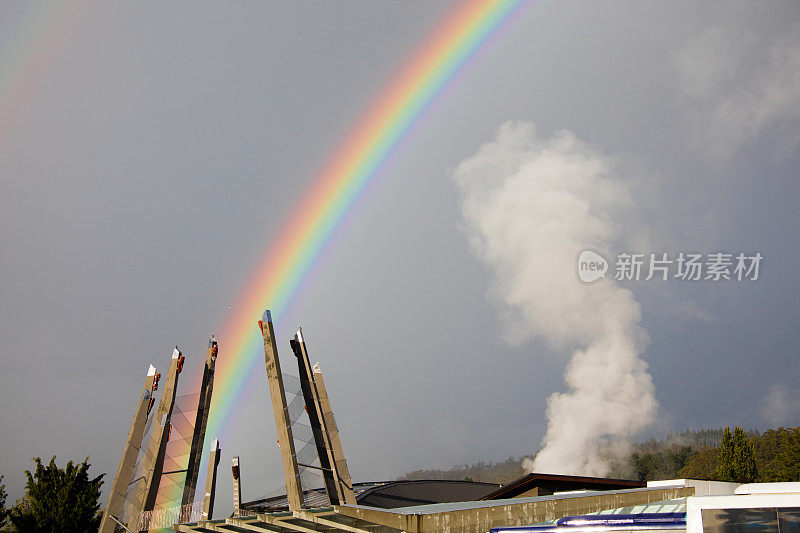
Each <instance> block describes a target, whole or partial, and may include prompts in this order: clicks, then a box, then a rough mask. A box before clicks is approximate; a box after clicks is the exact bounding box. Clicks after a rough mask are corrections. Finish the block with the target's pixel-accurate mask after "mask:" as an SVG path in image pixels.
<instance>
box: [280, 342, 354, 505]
mask: <svg viewBox="0 0 800 533" xmlns="http://www.w3.org/2000/svg"><path fill="white" fill-rule="evenodd" d="M290 344H291V346H292V351H293V352H294V355H295V357H297V366H298V371H299V375H300V386H301V388H302V390H303V398H304V399H305V403H306V412H307V413H308V420H309V422H310V423H311V431H312V432H313V434H314V444H315V445H316V448H317V455H318V456H319V462H320V467H321V468H322V477H323V479H324V480H325V489H326V491H327V493H328V499H329V500H330V502H331V505H339V504H340V503H344V494H343V492H342V486H341V483H340V482H339V476H338V474H337V472H336V464H335V461H334V457H333V450H332V447H331V443H330V439H329V437H328V433H327V431H326V430H325V421H324V419H323V414H322V406H321V404H320V401H319V394H318V393H317V388H316V386H315V384H314V377H313V374H312V372H311V363H310V362H309V360H308V352H307V351H306V345H305V341H304V340H303V331H302V329H299V330H298V331H297V334H296V335H295V337H294V339H292V341H291V342H290Z"/></svg>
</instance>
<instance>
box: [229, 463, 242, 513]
mask: <svg viewBox="0 0 800 533" xmlns="http://www.w3.org/2000/svg"><path fill="white" fill-rule="evenodd" d="M231 471H232V472H233V517H234V518H239V512H240V511H239V510H240V509H241V507H242V472H241V470H240V469H239V456H238V455H237V456H235V457H234V458H233V467H232V468H231Z"/></svg>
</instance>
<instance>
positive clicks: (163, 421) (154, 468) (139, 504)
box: [127, 346, 183, 531]
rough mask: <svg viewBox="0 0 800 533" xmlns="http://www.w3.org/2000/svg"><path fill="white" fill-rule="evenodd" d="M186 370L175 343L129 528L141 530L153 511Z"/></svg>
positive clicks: (134, 499) (134, 498) (133, 502)
mask: <svg viewBox="0 0 800 533" xmlns="http://www.w3.org/2000/svg"><path fill="white" fill-rule="evenodd" d="M182 369H183V355H182V354H181V351H180V350H178V347H177V346H176V347H175V349H174V350H173V351H172V359H171V360H170V363H169V371H168V372H167V378H166V380H165V383H164V392H163V393H162V394H161V401H159V402H158V411H156V414H155V420H154V424H153V434H152V435H151V436H150V444H149V445H148V447H147V450H146V452H145V454H146V455H145V456H144V459H143V460H142V477H141V478H139V480H138V481H137V484H138V485H137V487H136V491H135V493H134V496H133V501H132V504H131V514H130V516H129V517H128V526H127V527H128V529H130V530H131V531H140V527H141V525H142V524H141V517H142V513H143V512H144V511H151V510H152V509H153V505H154V504H155V501H156V496H157V494H158V485H159V482H160V481H161V471H162V469H163V467H164V453H165V452H166V449H167V441H168V440H169V429H170V422H169V420H170V416H172V408H173V406H174V405H175V391H176V389H177V384H178V375H179V374H180V373H181V370H182Z"/></svg>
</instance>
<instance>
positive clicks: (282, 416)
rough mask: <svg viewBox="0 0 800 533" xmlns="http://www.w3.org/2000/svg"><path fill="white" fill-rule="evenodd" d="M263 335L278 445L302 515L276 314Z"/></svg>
mask: <svg viewBox="0 0 800 533" xmlns="http://www.w3.org/2000/svg"><path fill="white" fill-rule="evenodd" d="M258 327H259V328H261V335H262V336H263V337H264V360H265V363H266V366H267V383H268V384H269V395H270V398H272V411H273V413H274V415H275V427H276V428H277V430H278V444H279V445H280V448H281V460H282V462H283V475H284V478H285V481H286V498H287V500H288V501H289V510H290V511H299V510H300V509H301V508H302V506H303V489H302V487H301V486H300V478H299V472H298V468H297V458H296V457H295V451H294V439H293V438H292V427H291V421H290V420H289V412H288V409H287V408H286V391H285V390H284V388H283V379H282V377H281V364H280V361H279V360H278V347H277V345H276V344H275V331H274V329H273V327H272V314H271V313H270V312H269V310H266V311H264V315H263V316H262V317H261V320H259V321H258Z"/></svg>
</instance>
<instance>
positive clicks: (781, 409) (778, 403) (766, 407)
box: [761, 383, 800, 426]
mask: <svg viewBox="0 0 800 533" xmlns="http://www.w3.org/2000/svg"><path fill="white" fill-rule="evenodd" d="M761 411H762V414H763V416H764V419H765V420H766V421H767V422H769V423H770V424H772V425H773V426H780V425H783V424H786V423H792V424H794V423H795V422H796V419H797V412H798V411H800V391H798V390H792V389H790V388H789V387H788V386H786V385H785V384H783V383H779V384H776V385H773V386H772V387H770V389H769V393H768V394H767V396H766V397H765V398H764V400H763V401H762V403H761Z"/></svg>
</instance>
